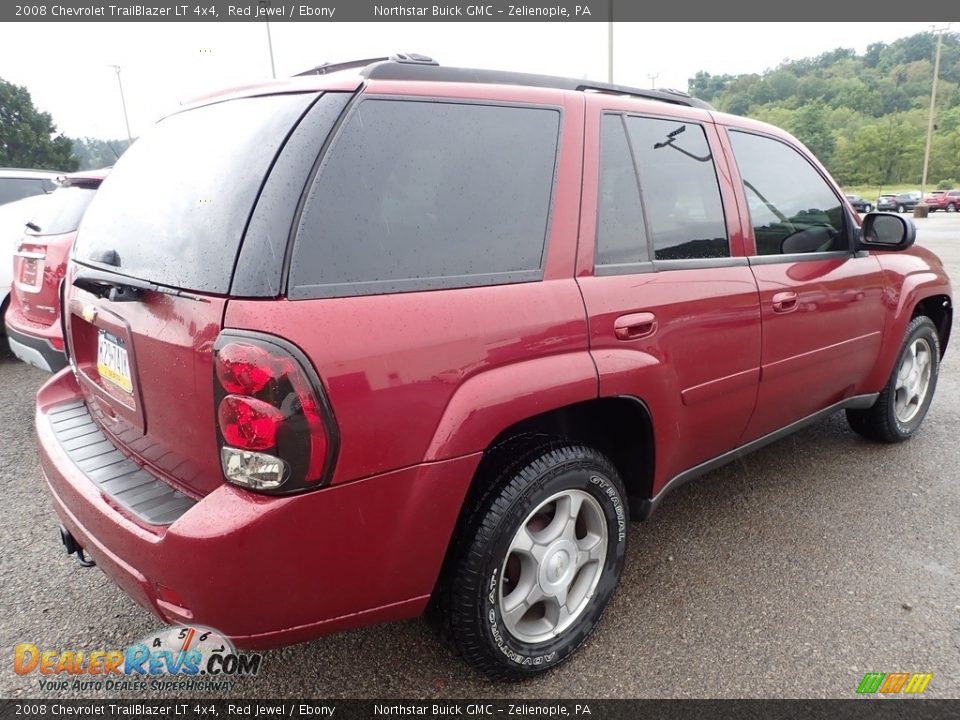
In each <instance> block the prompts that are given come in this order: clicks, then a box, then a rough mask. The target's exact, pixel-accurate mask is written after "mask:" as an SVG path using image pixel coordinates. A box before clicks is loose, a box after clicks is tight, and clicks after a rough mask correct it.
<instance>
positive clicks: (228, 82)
mask: <svg viewBox="0 0 960 720" xmlns="http://www.w3.org/2000/svg"><path fill="white" fill-rule="evenodd" d="M944 24H945V23H938V25H944ZM270 28H271V32H272V35H273V48H274V58H275V61H276V68H277V75H278V77H281V76H284V75H292V74H294V73H297V72H300V71H302V70H305V69H307V68H310V67H313V66H314V65H318V64H320V63H323V62H326V61H330V62H335V61H338V60H348V59H356V58H363V57H375V56H379V55H389V54H392V53H394V52H419V53H424V54H427V55H430V56H432V57H433V58H435V59H436V60H438V61H439V62H440V63H441V64H443V65H461V66H473V67H485V68H494V69H505V70H521V71H526V72H538V73H548V74H555V75H568V76H573V77H578V78H580V77H587V78H590V79H594V80H605V79H606V73H607V24H606V23H601V22H596V23H537V24H534V23H406V22H398V23H358V24H354V23H322V22H312V23H311V22H307V23H291V22H283V23H272V24H271V25H270ZM929 28H930V24H929V23H920V22H917V23H904V22H900V23H856V24H854V23H806V24H804V23H730V24H724V23H703V24H700V23H616V25H615V29H614V33H615V35H614V81H615V82H618V83H622V84H626V85H638V86H642V87H650V84H651V80H650V78H649V76H650V75H657V76H658V77H656V79H655V81H654V82H655V83H656V85H657V86H658V87H674V88H678V89H681V90H685V89H686V87H687V79H688V78H690V77H691V76H693V74H694V73H696V72H697V71H698V70H706V71H707V72H710V73H713V74H721V73H734V74H735V73H746V72H763V71H764V70H766V69H768V68H772V67H775V66H776V65H778V64H779V63H780V62H782V61H783V60H784V59H787V58H790V59H798V58H803V57H810V56H815V55H818V54H820V53H822V52H825V51H827V50H832V49H834V48H836V47H852V48H854V49H855V50H857V51H858V52H862V51H863V50H864V49H866V47H867V45H869V44H870V43H872V42H876V41H884V42H890V41H892V40H895V39H897V38H899V37H905V36H907V35H912V34H914V33H916V32H920V31H925V30H928V29H929ZM0 36H2V37H0V77H2V78H4V79H5V80H8V81H11V82H14V83H16V84H18V85H26V86H27V88H28V89H29V90H30V92H31V94H32V95H33V100H34V102H35V103H36V104H37V105H38V106H39V107H40V108H41V109H43V110H45V111H47V112H49V113H51V114H52V115H53V118H54V121H55V122H56V124H57V126H58V128H59V129H60V131H62V132H65V133H67V134H68V135H71V136H92V137H103V138H119V137H123V136H124V135H125V134H126V131H125V129H124V125H123V114H122V111H121V107H120V98H119V93H118V91H117V80H116V75H115V73H114V70H113V69H112V68H110V67H108V65H120V66H121V67H122V77H123V87H124V92H125V94H126V99H127V109H128V112H129V115H130V125H131V130H132V132H133V135H134V136H136V135H138V134H139V133H141V132H143V130H144V129H145V128H146V127H147V126H148V125H150V124H151V123H153V122H154V121H155V120H157V119H158V118H160V117H162V116H163V115H164V114H166V113H167V112H169V111H170V110H172V109H174V108H176V107H177V105H178V104H179V103H180V102H182V101H183V100H186V99H189V98H191V97H195V96H196V95H199V94H202V93H205V92H208V91H211V90H216V89H220V88H223V87H226V86H232V85H238V84H243V83H246V82H251V81H257V80H261V79H264V78H269V77H270V57H269V54H268V51H267V35H266V28H265V25H264V24H263V23H220V24H215V23H152V22H144V23H115V22H111V23H26V24H17V25H13V24H6V25H5V26H4V27H3V29H2V31H0Z"/></svg>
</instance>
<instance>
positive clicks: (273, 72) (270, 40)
mask: <svg viewBox="0 0 960 720" xmlns="http://www.w3.org/2000/svg"><path fill="white" fill-rule="evenodd" d="M264 25H266V26H267V48H268V49H269V50H270V74H271V75H272V76H273V79H274V80H276V79H277V66H276V65H274V63H273V38H272V37H270V23H269V22H264Z"/></svg>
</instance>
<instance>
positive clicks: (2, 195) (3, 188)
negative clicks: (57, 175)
mask: <svg viewBox="0 0 960 720" xmlns="http://www.w3.org/2000/svg"><path fill="white" fill-rule="evenodd" d="M43 192H46V190H44V188H43V180H39V179H32V178H0V205H3V203H8V202H13V201H14V200H23V198H25V197H30V196H31V195H40V194H41V193H43Z"/></svg>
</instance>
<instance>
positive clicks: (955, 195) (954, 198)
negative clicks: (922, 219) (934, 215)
mask: <svg viewBox="0 0 960 720" xmlns="http://www.w3.org/2000/svg"><path fill="white" fill-rule="evenodd" d="M923 201H924V202H925V203H926V204H927V205H929V206H930V212H936V211H937V210H945V211H946V212H956V211H957V209H958V208H960V190H934V191H933V192H932V193H930V194H929V195H927V197H925V198H924V199H923Z"/></svg>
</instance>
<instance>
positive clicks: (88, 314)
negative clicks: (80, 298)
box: [81, 305, 97, 323]
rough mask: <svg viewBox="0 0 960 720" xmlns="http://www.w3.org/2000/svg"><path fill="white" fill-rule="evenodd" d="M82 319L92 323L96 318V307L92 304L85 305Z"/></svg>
mask: <svg viewBox="0 0 960 720" xmlns="http://www.w3.org/2000/svg"><path fill="white" fill-rule="evenodd" d="M81 314H82V315H83V319H84V320H86V321H87V322H88V323H92V322H93V321H94V320H96V319H97V309H96V308H95V307H94V306H93V305H87V306H85V307H84V308H83V312H82V313H81Z"/></svg>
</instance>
